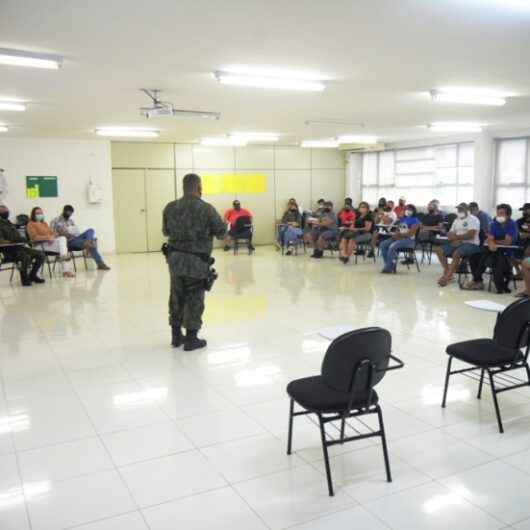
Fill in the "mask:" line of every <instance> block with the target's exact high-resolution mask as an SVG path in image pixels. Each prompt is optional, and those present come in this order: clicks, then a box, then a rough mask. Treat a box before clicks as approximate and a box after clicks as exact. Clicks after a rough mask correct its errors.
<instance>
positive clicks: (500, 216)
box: [496, 215, 506, 224]
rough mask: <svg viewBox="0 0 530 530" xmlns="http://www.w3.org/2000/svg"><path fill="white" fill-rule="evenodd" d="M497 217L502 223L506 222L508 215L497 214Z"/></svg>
mask: <svg viewBox="0 0 530 530" xmlns="http://www.w3.org/2000/svg"><path fill="white" fill-rule="evenodd" d="M496 219H497V222H498V223H501V224H502V223H505V222H506V217H503V216H502V215H497V217H496Z"/></svg>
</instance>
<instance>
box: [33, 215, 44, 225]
mask: <svg viewBox="0 0 530 530" xmlns="http://www.w3.org/2000/svg"><path fill="white" fill-rule="evenodd" d="M35 220H36V221H39V223H42V221H44V214H43V213H38V214H36V215H35Z"/></svg>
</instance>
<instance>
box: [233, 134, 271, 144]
mask: <svg viewBox="0 0 530 530" xmlns="http://www.w3.org/2000/svg"><path fill="white" fill-rule="evenodd" d="M230 138H239V139H241V140H246V141H247V142H277V141H278V140H279V139H280V136H279V134H277V133H268V132H264V133H262V132H234V133H231V134H230Z"/></svg>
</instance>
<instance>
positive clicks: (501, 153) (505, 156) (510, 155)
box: [497, 139, 526, 184]
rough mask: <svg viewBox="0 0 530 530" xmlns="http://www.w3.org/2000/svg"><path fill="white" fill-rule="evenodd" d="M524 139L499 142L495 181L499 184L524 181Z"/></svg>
mask: <svg viewBox="0 0 530 530" xmlns="http://www.w3.org/2000/svg"><path fill="white" fill-rule="evenodd" d="M525 162H526V140H524V139H523V140H503V141H501V142H499V150H498V161H497V182H498V183H499V184H512V183H523V182H524V181H525Z"/></svg>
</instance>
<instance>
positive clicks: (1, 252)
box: [0, 243, 24, 283]
mask: <svg viewBox="0 0 530 530" xmlns="http://www.w3.org/2000/svg"><path fill="white" fill-rule="evenodd" d="M23 246H24V244H23V243H4V244H0V272H2V271H9V272H10V273H11V274H10V275H9V283H11V282H12V281H13V277H14V276H15V271H17V270H18V271H20V263H19V262H17V261H16V260H15V259H14V256H13V250H14V249H16V248H17V247H23Z"/></svg>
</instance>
